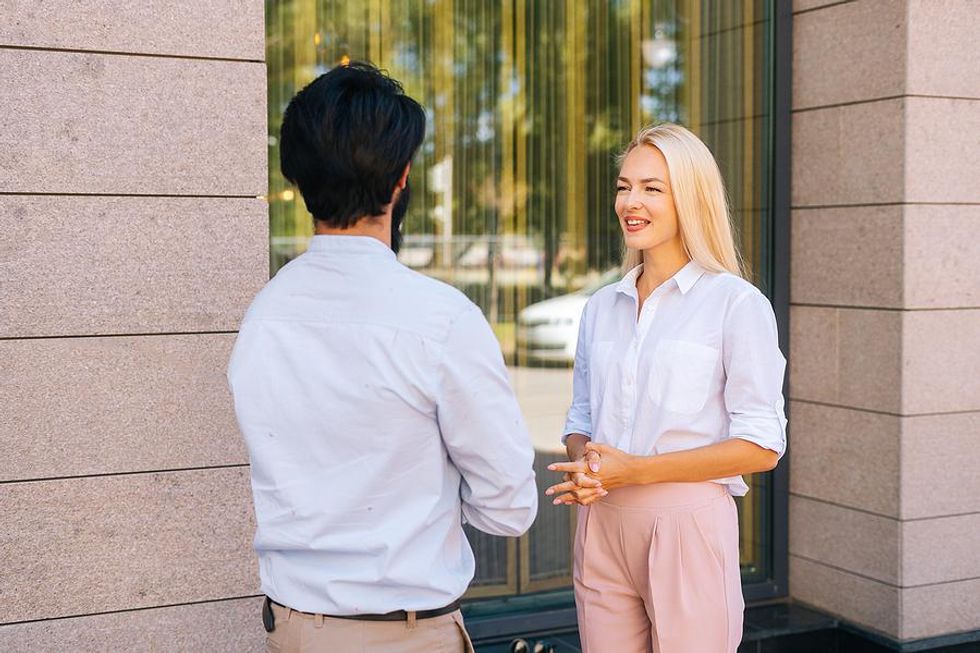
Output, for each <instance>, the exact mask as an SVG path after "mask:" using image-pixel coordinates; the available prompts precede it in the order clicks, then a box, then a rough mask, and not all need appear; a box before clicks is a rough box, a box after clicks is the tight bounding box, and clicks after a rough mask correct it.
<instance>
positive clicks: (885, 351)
mask: <svg viewBox="0 0 980 653" xmlns="http://www.w3.org/2000/svg"><path fill="white" fill-rule="evenodd" d="M978 30H980V12H978V11H977V5H976V3H975V2H972V1H971V0H907V1H902V2H898V1H884V0H856V1H853V2H828V1H826V0H796V2H795V15H794V31H793V39H794V46H793V48H794V56H793V66H794V70H793V76H794V88H793V123H794V127H793V189H792V198H793V200H792V203H793V211H792V232H793V236H792V241H793V242H792V253H791V278H792V284H791V304H792V307H791V322H792V326H791V342H792V344H791V347H792V351H791V361H790V396H791V400H792V405H791V408H792V416H793V432H792V433H793V442H792V454H791V497H790V591H791V593H792V595H793V596H794V597H795V598H797V599H798V600H800V601H802V602H806V603H809V604H812V605H814V606H816V607H818V608H820V609H822V610H825V611H828V612H831V613H833V614H836V615H838V616H840V617H841V618H842V619H844V620H846V621H849V622H851V623H853V624H857V625H859V626H861V627H863V628H865V629H868V630H871V631H875V632H877V633H879V634H881V635H883V636H885V637H886V638H887V639H889V640H892V641H896V642H909V641H914V640H926V639H930V638H941V637H943V636H948V635H950V634H953V633H961V632H971V631H977V630H978V629H980V541H978V535H977V534H978V533H980V456H978V455H977V446H978V443H980V374H978V372H977V370H980V252H978V249H977V244H976V243H977V241H978V239H980V238H978V237H980V183H978V179H980V40H978V39H977V37H976V35H977V33H978ZM975 634H976V633H975ZM934 641H935V642H938V641H940V640H939V639H936V640H934Z"/></svg>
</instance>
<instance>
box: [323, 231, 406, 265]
mask: <svg viewBox="0 0 980 653" xmlns="http://www.w3.org/2000/svg"><path fill="white" fill-rule="evenodd" d="M306 251H308V252H323V253H329V254H363V255H365V256H383V257H386V258H391V259H393V258H395V252H393V251H392V250H391V248H390V247H388V246H387V245H385V244H384V243H383V242H381V241H380V240H378V239H377V238H373V237H371V236H335V235H326V234H318V235H316V236H313V238H312V239H311V240H310V246H309V247H308V248H307V250H306Z"/></svg>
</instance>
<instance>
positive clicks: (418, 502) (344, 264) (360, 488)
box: [228, 236, 537, 615]
mask: <svg viewBox="0 0 980 653" xmlns="http://www.w3.org/2000/svg"><path fill="white" fill-rule="evenodd" d="M228 379H229V383H230V385H231V389H232V394H233V396H234V400H235V412H236V414H237V417H238V422H239V426H240V428H241V432H242V435H243V436H244V438H245V441H246V443H247V445H248V451H249V456H250V459H251V474H252V490H253V495H254V501H255V515H256V521H257V530H256V534H255V549H256V552H257V553H258V558H259V570H260V575H261V580H262V591H263V592H264V593H266V594H267V595H268V596H270V597H271V598H272V599H273V600H275V601H277V602H279V603H282V604H283V605H287V606H289V607H291V608H294V609H297V610H301V611H304V612H315V613H324V614H335V615H353V614H363V613H375V614H377V613H385V612H391V611H394V610H426V609H434V608H438V607H441V606H444V605H446V604H448V603H450V602H452V601H453V600H454V599H457V598H458V597H459V596H460V595H462V594H463V592H464V591H465V590H466V587H467V585H468V583H469V582H470V580H471V579H472V577H473V572H474V558H473V552H472V550H471V549H470V545H469V543H468V542H467V539H466V537H465V535H464V533H463V529H462V524H463V520H464V518H465V520H466V521H468V522H469V523H470V524H472V525H473V526H475V527H476V528H478V529H480V530H483V531H486V532H488V533H492V534H496V535H519V534H521V533H523V532H524V531H526V530H527V528H528V527H529V526H530V525H531V522H532V521H533V519H534V516H535V512H536V510H537V490H536V487H535V483H534V472H533V469H532V462H533V457H534V452H533V449H532V447H531V444H530V438H529V436H528V433H527V430H526V428H525V425H524V422H523V420H522V418H521V415H520V411H519V408H518V405H517V401H516V399H515V397H514V394H513V391H512V390H511V387H510V384H509V379H508V376H507V371H506V368H505V366H504V363H503V357H502V356H501V353H500V348H499V345H498V344H497V341H496V339H495V338H494V335H493V332H492V331H491V329H490V327H489V325H488V324H487V322H486V319H484V317H483V314H482V313H481V312H480V310H479V309H478V308H477V307H476V306H475V305H474V304H473V303H472V302H470V301H469V300H468V299H467V298H466V297H465V296H464V295H463V294H462V293H460V292H459V291H457V290H456V289H454V288H452V287H450V286H448V285H446V284H444V283H442V282H439V281H435V280H433V279H430V278H428V277H425V276H423V275H421V274H418V273H416V272H414V271H412V270H410V269H408V268H406V267H405V266H403V265H401V264H400V263H399V262H398V261H397V259H396V258H395V256H394V254H393V252H392V251H391V249H389V248H388V247H387V246H386V245H384V244H383V243H382V242H380V241H378V240H376V239H374V238H368V237H358V236H315V237H314V238H313V240H312V242H311V244H310V247H309V251H307V253H305V254H303V255H302V256H299V257H298V258H297V259H295V260H294V261H292V262H290V263H289V264H288V265H286V266H285V267H283V268H282V269H281V270H280V271H279V273H278V274H277V275H276V276H275V277H274V278H273V279H272V280H271V281H270V282H269V283H268V285H267V286H266V287H265V288H264V289H263V290H262V291H261V292H260V293H259V295H258V296H257V297H256V298H255V301H254V302H253V303H252V305H251V307H250V308H249V310H248V313H247V314H246V316H245V320H244V322H243V323H242V326H241V330H240V332H239V335H238V340H237V342H236V343H235V349H234V352H233V354H232V359H231V363H230V366H229V370H228Z"/></svg>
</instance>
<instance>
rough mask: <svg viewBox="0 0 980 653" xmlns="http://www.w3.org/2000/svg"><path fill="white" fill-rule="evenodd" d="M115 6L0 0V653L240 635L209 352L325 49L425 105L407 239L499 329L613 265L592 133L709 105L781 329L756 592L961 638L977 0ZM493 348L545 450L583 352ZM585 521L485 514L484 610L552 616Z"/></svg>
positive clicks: (279, 259)
mask: <svg viewBox="0 0 980 653" xmlns="http://www.w3.org/2000/svg"><path fill="white" fill-rule="evenodd" d="M125 4H126V3H118V2H116V3H113V2H108V1H105V2H101V3H100V2H89V3H86V7H85V8H84V9H79V8H78V7H77V3H70V2H65V1H64V0H56V1H54V2H51V3H46V4H45V11H44V12H43V13H42V12H37V11H34V10H32V9H30V8H27V4H25V3H7V4H5V5H3V6H2V7H0V80H2V82H3V88H4V89H5V92H4V94H3V96H2V99H0V103H2V109H3V115H4V116H5V119H4V120H3V121H0V142H2V143H3V148H0V152H2V153H0V164H2V167H3V171H4V174H3V175H0V221H2V224H3V227H4V230H3V233H4V234H5V235H4V237H3V240H2V241H0V242H2V246H0V252H3V254H4V255H3V257H2V258H0V350H2V351H0V360H2V361H3V363H2V368H0V369H2V371H3V380H2V381H0V406H2V407H3V409H2V410H0V434H2V436H3V438H4V443H5V444H6V449H5V461H6V464H5V465H4V466H3V468H2V470H0V519H2V523H3V524H4V529H3V535H2V536H0V552H2V558H3V560H4V563H5V564H4V571H3V574H2V575H0V578H2V583H0V590H2V591H3V592H4V595H5V596H7V598H8V601H7V603H6V605H5V611H4V614H3V617H2V619H0V650H4V651H7V650H10V651H22V650H37V649H40V650H78V651H85V650H101V649H103V648H118V649H122V650H144V649H167V650H208V651H221V650H227V651H244V650H256V649H258V648H260V647H261V639H262V631H261V628H260V626H259V621H258V619H257V612H256V606H257V599H256V598H255V593H256V591H257V590H256V582H255V569H254V558H253V557H252V556H251V552H250V537H251V524H250V514H251V507H250V504H249V492H248V481H247V479H248V474H247V469H246V468H245V464H246V462H247V458H246V457H245V453H244V450H243V448H242V446H241V444H240V442H239V438H238V436H237V433H236V430H235V426H234V422H233V419H232V415H231V412H230V406H229V405H228V398H227V395H226V393H225V390H224V379H223V370H224V364H225V361H226V359H227V355H228V348H229V347H230V343H231V342H232V340H233V337H234V335H233V331H234V329H235V328H236V325H237V323H238V320H239V319H240V316H241V311H242V308H243V307H244V305H245V303H246V302H247V301H248V299H249V298H250V297H251V295H252V294H253V293H254V291H255V290H256V289H257V288H258V287H259V286H260V285H261V283H262V282H263V281H264V279H266V278H267V277H268V274H267V273H268V269H267V255H268V254H269V253H270V252H271V259H272V260H271V264H272V267H273V268H277V267H278V266H279V265H281V264H282V263H283V261H284V260H285V259H286V258H287V257H289V256H292V255H295V253H296V252H298V251H301V250H302V248H303V246H304V239H305V236H306V234H307V233H308V231H307V229H308V216H307V215H306V214H305V212H304V211H303V209H302V202H301V201H299V198H298V197H297V196H295V195H294V194H292V191H291V190H290V189H289V188H287V187H286V186H285V185H284V184H283V183H282V181H281V180H280V179H279V178H278V177H277V176H276V175H275V174H274V173H275V167H276V164H275V160H276V156H277V150H276V147H277V141H276V138H275V136H276V134H275V128H276V125H277V124H278V120H279V115H280V113H281V110H282V108H283V107H284V102H285V101H286V100H288V98H289V97H290V96H291V95H292V93H293V92H295V91H296V90H297V89H298V87H299V86H300V85H301V84H303V83H305V82H306V81H308V80H309V79H311V78H312V77H313V76H314V75H315V74H317V73H318V72H320V71H323V70H325V69H326V68H327V67H329V66H331V65H334V64H336V63H337V62H339V61H342V60H343V57H345V56H346V57H351V56H354V57H367V58H370V59H373V60H375V61H378V62H380V63H382V64H383V65H385V66H386V67H388V68H389V69H390V70H391V72H392V74H393V75H395V76H396V77H399V78H401V79H402V80H403V81H405V83H406V87H407V88H408V90H409V92H410V93H412V94H413V95H415V96H416V97H418V98H419V99H420V100H422V101H423V103H424V104H425V105H426V106H427V108H428V109H429V110H430V112H431V118H432V120H431V121H430V139H429V141H427V143H426V145H425V147H424V149H423V152H422V153H421V154H420V157H419V160H417V161H416V169H415V170H416V171H415V173H413V177H412V183H413V195H414V197H415V198H416V199H414V200H413V206H412V209H411V211H410V214H409V218H408V224H407V233H408V238H407V239H406V253H405V256H413V257H415V258H413V259H411V260H406V262H407V263H411V264H413V267H417V268H419V269H421V270H425V271H426V272H427V273H432V274H436V275H437V276H440V277H441V278H444V279H445V280H447V281H449V282H451V283H456V284H457V285H460V286H461V287H462V288H463V289H464V290H465V291H466V292H467V293H468V294H469V296H470V297H472V298H473V299H474V300H475V301H477V302H478V303H480V304H481V306H483V307H484V309H485V310H486V311H487V314H488V315H490V316H492V317H493V319H494V322H495V328H496V329H497V333H498V335H499V337H500V338H501V342H502V344H503V345H504V346H505V349H508V348H509V349H510V350H514V349H515V348H516V344H517V342H518V338H519V337H520V329H519V325H517V324H516V320H517V316H518V315H519V314H520V311H521V310H523V309H525V308H526V307H528V306H531V305H533V304H536V303H537V302H539V301H541V300H545V299H548V298H551V297H556V296H561V295H565V294H567V293H571V292H575V291H577V290H578V289H579V288H581V287H582V286H584V285H586V284H588V283H590V282H592V281H593V280H595V279H596V278H598V276H599V275H600V274H601V272H602V271H604V270H605V269H607V268H608V267H610V266H612V265H614V264H615V262H616V259H617V258H618V240H617V232H616V226H615V224H614V223H613V222H612V221H611V220H610V219H609V216H610V209H609V207H610V206H611V184H610V180H611V175H612V173H613V172H614V169H615V167H614V163H613V161H612V158H611V154H612V153H613V152H614V151H615V150H616V149H617V148H618V147H619V146H620V145H621V144H622V142H623V141H624V140H625V139H626V138H627V136H628V135H629V134H630V133H632V131H634V130H635V128H636V127H638V126H639V125H640V124H642V123H643V122H646V121H648V120H651V119H653V118H655V117H670V118H674V117H676V118H677V119H679V120H682V121H683V122H685V123H687V124H689V125H691V126H692V127H693V128H695V129H696V130H697V131H698V132H699V133H700V134H701V135H702V136H703V137H704V138H705V140H706V141H707V142H708V143H709V144H710V145H711V147H712V148H713V150H714V151H715V153H716V155H717V156H718V158H719V161H720V164H721V166H722V169H723V173H724V175H725V177H726V179H727V181H728V185H729V190H730V193H731V196H732V204H733V209H734V211H735V216H736V223H737V225H738V227H739V230H740V232H741V235H742V243H743V249H744V250H745V252H746V256H747V259H748V260H749V261H750V263H751V266H752V268H753V269H754V270H755V272H756V276H757V281H758V282H759V283H760V284H761V285H762V286H763V287H764V288H765V289H766V290H767V292H769V294H770V296H772V297H773V299H774V302H775V304H776V306H777V311H778V313H779V317H780V323H781V327H782V328H783V329H784V334H783V335H784V336H785V337H786V338H785V340H784V341H785V342H787V343H789V348H790V351H789V354H790V355H789V359H790V382H789V397H790V399H791V403H790V408H791V416H790V418H791V429H792V433H791V436H790V438H791V453H790V455H789V460H788V461H787V462H788V465H785V464H784V466H783V467H782V468H781V469H780V471H779V473H777V474H776V475H775V476H774V477H760V478H756V479H753V486H754V487H753V491H752V493H750V495H749V497H748V498H747V501H745V502H743V503H742V505H741V506H740V509H741V512H742V549H743V563H744V564H743V569H744V573H745V588H746V594H747V596H748V597H749V598H750V599H751V600H753V601H756V602H758V601H759V600H763V599H771V600H775V601H782V602H784V603H785V601H786V600H787V599H790V598H791V599H793V601H794V605H800V604H805V605H809V606H812V607H815V608H817V609H818V610H820V611H821V612H822V614H823V615H830V616H829V617H827V616H820V615H817V616H813V615H811V616H813V619H814V620H813V621H810V622H806V621H800V620H798V619H797V617H794V614H797V613H789V616H787V614H786V613H785V612H780V613H778V614H776V615H775V616H773V615H770V616H771V617H772V618H771V621H777V620H783V621H785V620H786V619H789V622H790V623H789V626H790V629H794V628H795V629H797V631H800V632H802V631H806V630H808V629H809V630H808V632H805V633H802V634H796V635H792V636H789V635H787V637H789V639H787V640H784V643H785V642H788V644H787V645H789V646H793V643H794V642H796V643H797V644H798V643H799V642H801V641H805V642H806V644H807V645H808V646H810V647H811V648H814V647H821V646H823V647H824V650H829V651H833V650H841V651H844V650H858V649H855V648H854V646H857V644H855V642H856V641H858V640H857V639H856V638H858V637H860V638H863V639H861V641H863V642H866V641H867V640H868V639H876V641H879V642H885V643H888V644H889V645H890V646H892V648H893V649H894V648H897V647H898V643H899V642H904V643H905V648H906V649H907V650H912V648H915V650H928V649H930V648H932V649H935V648H937V647H938V646H940V645H942V644H953V643H955V642H956V641H964V642H966V641H976V640H978V639H980V632H978V630H980V620H978V617H977V615H980V603H978V601H980V598H978V597H980V581H978V580H977V578H978V577H980V560H978V558H977V551H980V541H978V536H977V532H978V520H977V515H978V514H980V482H978V480H977V479H978V477H980V467H978V466H980V457H978V456H976V453H975V444H976V440H977V436H978V434H980V427H978V425H977V424H978V417H977V415H978V414H980V404H977V398H978V397H980V386H978V385H977V384H978V381H977V377H976V374H975V370H976V369H977V368H978V367H980V360H978V359H977V352H978V351H980V341H978V339H977V335H976V334H978V333H980V324H978V322H980V311H978V310H977V307H978V305H980V292H978V286H977V283H976V279H977V278H978V277H980V269H978V268H977V260H980V257H978V256H977V255H976V248H975V246H973V245H972V243H974V242H975V240H976V238H975V235H976V233H977V220H976V217H977V216H976V207H977V205H978V204H980V196H978V192H980V190H978V185H977V183H976V180H977V179H978V178H980V161H978V160H977V157H976V152H977V151H980V142H978V140H977V139H978V137H977V134H978V132H980V128H978V124H980V93H978V91H977V89H978V88H980V78H978V77H977V72H976V71H977V66H975V65H972V66H971V65H970V64H971V63H972V62H975V61H976V59H977V57H978V50H977V48H978V44H977V40H976V39H975V38H974V33H975V32H976V30H977V28H978V27H980V23H978V21H980V18H978V14H977V12H976V10H975V7H973V3H972V0H947V1H945V2H941V3H940V2H922V1H919V0H913V1H910V2H906V3H876V2H872V1H871V0H854V1H851V2H830V1H828V0H795V2H794V3H792V4H791V3H789V2H785V3H784V2H776V1H775V0H744V1H741V0H740V1H732V2H721V3H717V2H709V1H707V0H703V1H701V0H694V1H691V2H666V1H662V0H630V1H625V2H617V3H612V2H606V1H605V0H602V1H600V0H594V1H593V0H583V1H582V2H572V3H556V2H555V3H553V2H526V1H525V2H519V1H514V2H500V3H482V4H479V3H461V2H457V3H448V2H440V1H434V2H430V1H428V0H426V1H424V2H423V1H421V0H418V1H414V2H387V1H383V0H379V1H378V2H373V3H342V2H334V1H332V0H321V1H319V2H313V1H312V0H269V1H268V2H266V3H265V9H266V11H265V17H264V18H265V21H263V14H262V10H261V9H260V7H261V5H259V4H258V3H246V4H245V5H242V3H234V2H230V1H228V0H214V1H211V2H206V3H177V4H166V3H163V4H161V3H156V4H155V5H154V6H153V7H146V6H143V5H140V6H139V10H138V11H137V10H136V9H132V8H129V9H127V8H126V7H125V6H123V5H125ZM794 4H795V8H794V10H795V11H796V13H795V14H794V15H793V16H789V15H788V13H789V10H790V8H791V7H792V6H793V5H794ZM471 5H472V6H471ZM243 7H244V9H243ZM777 10H778V11H779V12H782V13H779V14H778V15H777V13H776V12H777ZM161 25H164V26H166V29H161V27H160V26H161ZM266 25H267V26H268V31H267V32H266V30H265V27H264V26H266ZM791 34H792V37H793V44H792V50H791V49H790V43H789V36H790V35H791ZM791 62H792V64H793V74H792V93H790V87H789V85H788V84H789V76H788V75H789V65H790V63H791ZM266 72H267V77H266V74H265V73H266ZM267 82H268V84H267ZM267 108H268V127H269V130H268V131H267V129H266V121H267V118H266V109H267ZM790 118H792V121H791V122H792V129H791V128H790ZM791 131H792V133H791ZM791 135H792V141H793V143H792V145H790V136H791ZM267 152H268V154H269V156H268V159H267V157H266V153H267ZM267 160H268V161H269V162H270V168H271V169H272V171H273V174H272V175H268V174H267V169H266V162H267ZM790 168H791V169H792V174H793V176H792V179H790V178H789V177H788V176H787V175H788V174H789V170H790ZM267 178H268V179H269V188H268V193H266V188H265V186H266V181H265V180H266V179H267ZM791 190H792V193H791V192H790V191H791ZM260 195H267V197H268V204H266V203H265V202H264V201H261V200H258V199H256V197H257V196H260ZM267 206H268V208H269V218H270V222H271V234H270V226H269V224H267V221H266V207H267ZM790 225H791V226H792V231H793V239H792V241H790V240H789V227H790ZM270 236H271V240H270ZM430 244H431V247H430ZM410 248H413V249H414V250H415V251H414V252H411V253H410V252H409V251H408V250H409V249H410ZM464 257H468V258H464ZM460 258H464V262H463V263H460V262H459V259H460ZM412 261H414V262H415V263H412ZM790 318H792V328H791V329H790V328H789V324H790V322H789V320H790ZM790 335H792V338H789V336H790ZM513 373H514V380H515V384H516V387H517V389H518V392H519V395H520V399H521V402H522V406H523V407H524V409H525V412H526V414H527V418H528V422H529V425H530V426H531V430H532V432H533V433H534V434H535V438H536V445H537V448H538V449H539V462H540V463H543V462H544V461H545V460H547V459H548V457H549V456H557V455H560V451H555V449H554V448H553V446H554V445H553V442H552V443H551V444H550V445H549V441H548V434H549V432H553V431H554V430H555V429H556V428H557V426H555V425H556V424H558V423H560V421H561V414H562V412H563V410H564V407H563V406H562V405H561V404H562V399H561V396H562V395H563V394H567V388H566V387H565V384H566V383H567V376H563V375H567V370H565V369H561V368H548V367H545V368H539V367H525V366H520V367H514V368H513ZM787 472H788V473H789V477H788V478H787ZM540 477H541V478H542V482H543V483H545V482H547V480H546V479H547V478H548V475H547V473H546V472H542V473H541V474H540ZM543 509H544V510H547V506H543ZM571 526H572V524H571V519H570V516H569V515H568V514H567V513H558V512H552V513H545V514H543V515H542V519H541V521H539V522H538V524H537V525H536V526H535V528H534V530H533V531H532V533H531V534H530V535H529V536H527V537H524V538H521V539H520V540H494V539H491V538H483V539H481V540H480V541H479V542H477V550H478V555H479V557H480V561H481V562H480V571H479V574H480V575H479V578H478V580H477V582H476V584H475V586H474V589H473V590H472V598H473V599H474V600H473V602H471V603H470V604H469V607H468V610H469V619H470V623H471V624H472V627H473V631H474V633H475V634H476V635H478V636H479V637H480V638H481V641H484V642H490V641H492V640H494V638H495V637H496V638H497V639H499V640H501V641H503V642H504V643H506V642H507V641H509V638H510V637H512V636H514V635H517V634H527V635H531V634H534V635H540V634H543V633H548V632H551V633H555V632H562V631H563V630H564V631H568V630H569V629H573V627H574V626H573V624H572V622H571V621H570V620H571V619H572V618H573V617H572V615H571V612H570V610H569V595H568V592H567V590H566V589H564V588H566V587H567V578H568V568H569V560H570V558H569V557H568V554H569V551H568V547H567V543H568V534H569V532H570V528H571ZM842 543H843V544H842ZM776 610H777V609H770V612H774V611H776ZM763 612H764V611H763V610H760V609H755V611H754V612H753V614H755V615H759V614H762V613H763ZM806 614H809V613H806ZM833 619H840V621H841V622H842V623H844V624H846V627H847V628H848V629H850V630H846V631H845V630H839V629H838V630H831V628H830V626H833V625H834V622H833ZM808 624H809V625H808ZM785 625H786V624H785V623H784V626H785ZM851 632H853V633H859V635H852V634H848V633H851ZM133 633H139V635H138V637H133ZM748 636H749V642H748V643H747V644H746V645H745V647H746V650H753V651H754V650H757V649H758V643H759V641H760V640H759V639H758V638H759V637H761V633H760V632H759V631H755V630H750V631H749V632H748ZM571 637H572V638H573V636H571ZM792 637H795V638H796V639H795V640H794V639H792ZM553 641H555V642H558V641H562V642H563V641H565V639H564V636H560V635H559V636H555V637H554V638H553ZM824 642H826V644H824ZM910 643H913V644H910ZM799 646H800V648H802V645H801V644H800V645H799ZM867 646H870V645H867ZM849 647H850V648H849ZM487 650H493V649H492V648H488V649H487ZM569 650H571V649H569ZM793 650H797V649H793ZM861 650H868V649H867V648H864V649H861ZM950 650H953V649H950ZM957 650H966V649H957Z"/></svg>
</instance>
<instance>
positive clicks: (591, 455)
mask: <svg viewBox="0 0 980 653" xmlns="http://www.w3.org/2000/svg"><path fill="white" fill-rule="evenodd" d="M584 459H585V463H586V465H588V466H589V471H591V472H592V473H593V474H598V473H599V467H600V466H601V464H602V456H600V455H599V452H598V451H587V452H586V453H585V456H584Z"/></svg>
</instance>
